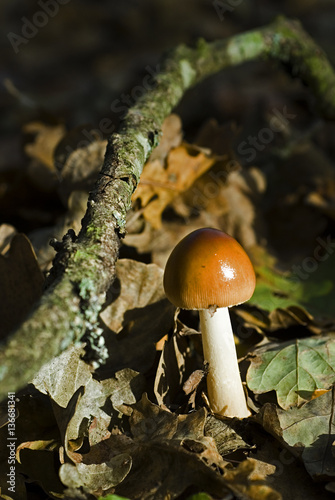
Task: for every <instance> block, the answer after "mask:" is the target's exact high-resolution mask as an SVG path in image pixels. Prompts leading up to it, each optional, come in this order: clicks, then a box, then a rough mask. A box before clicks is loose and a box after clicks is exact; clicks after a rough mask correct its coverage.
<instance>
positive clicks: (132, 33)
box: [0, 0, 335, 231]
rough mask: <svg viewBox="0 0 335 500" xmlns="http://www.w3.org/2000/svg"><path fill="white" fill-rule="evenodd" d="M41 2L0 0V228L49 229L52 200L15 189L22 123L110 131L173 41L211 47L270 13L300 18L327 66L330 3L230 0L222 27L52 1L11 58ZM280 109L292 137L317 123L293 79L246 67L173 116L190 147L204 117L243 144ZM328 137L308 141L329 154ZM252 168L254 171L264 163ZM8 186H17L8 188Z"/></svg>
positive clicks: (148, 9) (198, 19)
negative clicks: (288, 116) (119, 105)
mask: <svg viewBox="0 0 335 500" xmlns="http://www.w3.org/2000/svg"><path fill="white" fill-rule="evenodd" d="M63 1H64V0H63ZM49 3H50V1H49V2H48V1H47V0H45V1H43V0H40V1H39V2H37V1H33V0H24V1H23V0H1V4H0V16H1V19H2V23H1V30H2V33H1V34H2V36H1V40H2V45H1V63H2V64H1V68H2V69H1V93H0V102H1V109H2V112H1V117H0V127H1V136H0V186H1V182H2V191H3V190H4V189H7V190H8V192H7V194H6V195H5V196H2V197H1V189H0V222H7V223H12V224H14V225H15V226H16V227H17V229H19V230H22V231H29V230H32V229H34V228H35V227H40V226H43V225H50V224H51V223H52V219H53V217H54V215H55V213H58V211H60V210H61V209H60V207H59V204H58V200H57V199H56V198H57V195H55V196H54V195H53V194H52V193H48V194H47V195H44V194H43V193H40V192H36V191H34V189H33V188H31V189H30V187H29V189H28V188H25V189H26V190H25V189H23V188H22V178H23V179H24V182H23V184H25V178H24V176H23V177H22V175H23V172H24V170H25V168H26V167H27V163H28V159H27V156H26V155H25V153H24V150H23V148H24V142H25V140H27V138H26V137H25V135H24V134H23V132H22V128H23V126H24V125H25V124H26V123H28V122H30V121H32V120H40V121H42V122H43V123H50V124H55V123H63V124H64V125H65V126H66V128H67V129H68V130H69V129H73V128H74V127H81V126H83V125H85V127H86V124H90V126H91V127H92V128H95V129H99V124H100V122H101V120H102V119H104V118H110V119H111V122H112V124H111V130H112V129H114V127H116V126H117V124H118V122H119V120H120V118H121V117H122V113H121V112H113V111H111V106H112V105H113V103H115V100H123V99H126V98H127V96H128V97H129V96H131V101H130V102H133V96H132V92H133V91H134V88H135V87H136V86H138V85H139V86H141V84H142V82H143V79H144V78H145V76H146V75H147V74H148V67H150V68H151V69H153V70H155V68H156V67H157V64H158V61H159V59H160V57H161V55H162V54H163V53H164V52H165V51H167V50H169V49H170V48H172V47H174V46H176V45H178V44H180V43H186V44H193V43H195V41H196V40H197V39H198V38H199V37H203V38H205V39H206V40H214V39H218V38H224V37H228V36H231V35H233V34H236V33H240V32H244V31H245V30H248V29H254V28H257V27H261V26H263V25H265V24H267V23H269V22H271V21H272V20H273V19H274V18H275V17H276V16H277V15H279V14H284V15H286V16H288V17H295V18H298V19H300V20H301V22H302V23H303V25H304V27H305V29H306V30H307V31H308V32H309V33H310V34H311V35H312V36H313V37H314V39H315V40H316V42H317V43H318V44H319V45H320V46H321V47H322V48H323V49H324V50H325V51H326V53H327V54H328V56H329V58H330V60H331V61H332V62H333V63H335V51H334V50H333V49H334V38H335V34H334V26H335V6H334V2H333V1H331V0H328V1H327V0H324V1H316V0H309V1H306V0H294V1H285V2H279V1H266V0H263V1H249V0H241V1H240V2H239V1H236V0H235V1H234V2H233V1H232V0H231V1H230V3H231V4H235V7H231V10H230V11H229V10H227V12H225V13H224V19H222V15H221V19H220V16H219V14H218V12H217V10H216V8H215V5H214V3H213V2H212V1H206V0H193V1H191V0H182V1H181V0H178V1H177V0H169V1H168V0H160V1H157V0H141V1H103V0H102V1H93V0H91V1H90V0H86V1H85V0H69V1H68V2H67V3H66V4H64V5H61V4H60V3H59V2H57V0H52V1H51V3H54V4H56V7H54V8H56V9H57V10H58V12H57V14H55V15H53V16H51V15H50V16H49V17H48V21H47V23H46V24H45V26H42V27H40V28H37V29H36V33H35V34H34V36H31V38H30V39H29V40H28V39H27V38H26V41H27V43H19V44H18V45H17V50H16V51H15V50H14V48H13V47H12V44H11V40H12V43H13V34H14V36H15V35H18V36H24V30H25V29H27V28H25V26H26V25H27V21H28V24H29V22H30V23H31V22H32V23H33V24H34V23H35V24H36V20H37V22H42V23H43V15H42V17H41V16H38V15H37V13H38V12H41V11H42V12H43V8H42V7H41V5H42V4H45V5H48V4H49ZM226 3H227V4H228V2H226ZM219 4H221V5H223V4H224V2H219ZM36 16H37V17H36ZM44 17H45V15H44ZM33 29H34V28H33ZM16 52H17V53H16ZM125 96H126V97H125ZM284 106H288V107H289V110H290V111H292V112H295V113H296V114H297V119H296V120H295V122H294V127H295V129H296V130H298V131H300V132H301V133H305V132H306V130H309V128H310V127H313V125H314V124H315V122H317V121H318V120H319V117H318V116H317V113H316V111H315V109H314V101H313V97H312V95H311V93H310V92H309V91H308V90H307V89H305V88H304V87H303V86H302V84H301V83H300V82H299V81H295V80H294V79H292V78H291V77H290V76H289V75H286V73H285V71H283V69H282V68H280V66H279V65H278V64H276V63H270V62H259V63H258V62H257V63H255V62H253V63H248V64H245V65H243V66H241V67H238V68H235V69H231V70H228V71H225V72H222V73H221V74H218V75H216V76H215V77H212V78H210V79H207V80H206V81H205V82H203V83H202V84H201V85H199V86H197V87H196V88H195V89H193V90H191V91H189V92H188V93H187V95H186V96H185V98H184V99H183V101H182V103H181V105H180V106H179V107H178V110H177V111H178V113H179V114H180V115H181V117H182V120H183V126H184V131H185V137H186V139H187V140H190V141H192V139H193V138H194V136H195V135H196V133H197V131H198V130H199V127H200V126H201V124H202V123H203V122H204V121H205V120H206V119H208V118H210V117H215V118H216V119H217V120H218V121H219V123H234V124H235V125H236V127H237V128H240V129H241V134H242V136H243V135H244V136H247V134H248V133H249V132H250V131H251V132H252V131H255V130H256V131H257V130H259V129H260V128H261V127H262V126H264V117H265V116H266V113H267V111H269V112H270V111H271V110H272V109H273V108H274V107H276V108H278V109H283V107H284ZM333 132H334V127H333V125H330V126H328V127H327V129H321V132H319V133H318V134H316V136H315V140H317V141H319V144H320V145H321V147H323V146H326V148H327V154H329V155H332V154H333V153H334V148H333V146H332V144H333V140H332V137H333V135H332V134H333ZM325 137H327V139H326V138H325ZM313 140H314V139H313ZM257 160H258V161H257V162H258V164H259V165H260V164H261V163H262V162H264V161H266V160H264V158H263V157H260V158H258V159H257ZM20 176H21V177H20ZM18 179H21V186H20V189H17V190H15V189H14V188H13V186H14V185H15V182H16V183H19V182H20V181H19V180H18ZM4 185H5V188H4ZM16 185H17V184H16ZM41 207H43V213H44V215H43V216H42V215H41V210H40V209H41ZM28 209H29V210H30V212H29V210H28ZM33 209H34V210H35V209H36V210H35V211H34V210H33ZM28 212H29V213H30V215H29V216H28V215H27V214H28ZM33 214H36V215H37V217H34V216H33Z"/></svg>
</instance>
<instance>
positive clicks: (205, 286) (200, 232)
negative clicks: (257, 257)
mask: <svg viewBox="0 0 335 500" xmlns="http://www.w3.org/2000/svg"><path fill="white" fill-rule="evenodd" d="M255 282H256V279H255V272H254V269H253V267H252V264H251V262H250V259H249V257H248V256H247V254H246V253H245V251H244V250H243V248H242V247H241V245H240V244H239V243H238V242H237V241H236V240H235V239H234V238H232V237H231V236H229V235H228V234H226V233H224V232H222V231H219V230H218V229H211V228H203V229H197V230H196V231H193V232H192V233H190V234H188V235H187V236H186V237H185V238H183V239H182V240H181V241H180V242H179V243H178V244H177V246H176V247H175V248H174V250H173V251H172V253H171V255H170V257H169V259H168V261H167V263H166V267H165V273H164V289H165V293H166V296H167V298H168V299H169V300H170V302H172V303H173V304H174V305H175V306H176V307H180V308H182V309H197V310H199V316H200V329H201V332H202V343H203V351H204V358H205V360H206V361H207V362H208V364H209V371H208V375H207V390H208V399H209V404H210V407H211V409H212V411H213V412H214V413H217V414H219V415H225V416H228V417H238V418H244V417H248V416H249V415H250V411H249V409H248V406H247V403H246V398H245V394H244V389H243V385H242V381H241V376H240V372H239V367H238V361H237V355H236V349H235V342H234V335H233V331H232V327H231V322H230V317H229V311H228V307H231V306H234V305H237V304H241V303H242V302H245V301H246V300H248V299H250V297H251V296H252V294H253V292H254V289H255Z"/></svg>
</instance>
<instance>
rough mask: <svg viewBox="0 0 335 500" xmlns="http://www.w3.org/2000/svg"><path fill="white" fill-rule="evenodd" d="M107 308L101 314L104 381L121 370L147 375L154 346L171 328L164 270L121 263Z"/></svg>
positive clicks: (172, 312) (170, 305)
mask: <svg viewBox="0 0 335 500" xmlns="http://www.w3.org/2000/svg"><path fill="white" fill-rule="evenodd" d="M116 274H117V280H116V282H115V283H114V284H113V285H112V289H111V290H110V291H109V301H112V302H111V303H110V305H109V306H107V307H106V309H105V310H104V311H103V312H102V313H101V318H102V320H103V322H104V323H105V325H106V328H105V339H106V346H107V348H108V351H109V362H108V366H107V365H106V366H105V367H102V368H101V371H99V373H100V374H101V376H103V377H104V378H107V377H109V376H110V374H111V373H115V371H118V370H121V369H123V368H132V369H133V370H136V371H140V372H141V373H144V372H146V371H147V370H148V369H149V368H150V367H151V365H152V363H153V360H154V358H155V356H156V348H155V344H156V342H158V340H160V339H161V338H162V336H164V335H165V334H166V333H168V331H169V329H170V328H171V327H172V325H173V315H174V307H173V306H172V304H171V303H170V302H169V301H168V300H167V299H166V297H165V293H164V290H163V270H162V269H160V268H159V267H158V266H156V265H155V264H148V265H147V264H144V263H142V262H136V261H133V260H130V259H121V260H119V261H118V263H117V266H116Z"/></svg>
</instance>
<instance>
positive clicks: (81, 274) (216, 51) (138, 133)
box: [0, 18, 335, 398]
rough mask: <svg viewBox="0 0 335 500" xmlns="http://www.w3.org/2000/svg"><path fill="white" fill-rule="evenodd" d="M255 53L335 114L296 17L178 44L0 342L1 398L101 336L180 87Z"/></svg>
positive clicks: (319, 59) (332, 83)
mask: <svg viewBox="0 0 335 500" xmlns="http://www.w3.org/2000/svg"><path fill="white" fill-rule="evenodd" d="M260 57H263V58H270V59H273V60H277V61H280V62H282V63H285V66H286V67H289V68H290V70H291V73H292V75H293V76H295V77H298V78H300V79H301V80H302V81H303V82H304V83H306V84H307V85H308V86H309V88H310V89H311V90H312V92H313V94H314V96H315V99H316V103H317V106H318V108H319V110H320V113H321V114H322V115H323V116H324V117H326V118H329V119H334V118H335V73H334V71H333V68H332V67H331V65H330V63H329V62H328V60H327V58H326V56H325V54H324V53H323V52H322V50H321V49H320V48H319V47H318V46H317V45H316V44H315V43H314V41H313V40H312V39H311V38H310V37H309V35H308V34H306V33H305V31H304V30H303V29H302V28H301V26H300V24H299V23H298V22H296V21H291V20H286V19H284V18H280V19H278V20H276V21H275V22H273V23H272V24H270V25H269V26H267V27H265V28H262V29H258V30H254V31H250V32H247V33H243V34H240V35H237V36H234V37H231V38H229V39H226V40H222V41H221V40H220V41H217V42H213V43H206V42H205V41H199V43H198V45H197V46H196V47H195V48H189V47H186V46H180V47H178V48H177V49H176V50H174V51H173V52H172V53H171V54H170V55H169V57H168V58H167V59H166V60H165V63H164V69H163V70H162V72H161V73H160V74H159V75H158V76H157V79H156V86H155V88H154V89H153V90H151V91H149V92H148V93H147V94H146V95H144V96H143V97H142V98H141V99H140V100H139V101H138V102H137V103H136V104H135V106H134V107H132V108H131V109H130V110H129V111H128V114H127V116H126V117H125V119H124V121H123V124H122V126H121V128H120V130H119V132H118V133H117V134H113V135H112V136H111V137H110V139H109V142H108V146H107V150H106V156H105V160H104V164H103V167H102V170H101V172H100V174H99V178H98V180H97V182H96V184H95V187H94V190H93V192H92V193H91V194H90V197H89V201H88V207H87V211H86V214H85V217H84V219H83V222H82V228H81V231H80V233H79V235H78V237H77V238H76V237H75V235H74V234H73V233H71V232H69V233H68V234H67V235H66V236H65V237H64V238H63V242H62V244H61V245H59V244H58V245H57V246H56V247H57V254H56V258H55V261H54V266H53V269H52V271H51V274H50V277H49V283H50V286H49V287H48V288H47V289H46V291H45V293H44V295H43V297H42V298H41V300H40V302H39V304H37V306H36V308H35V309H34V311H33V312H32V314H31V315H30V317H29V318H28V319H27V320H26V321H25V323H24V324H23V325H22V326H21V327H20V328H19V329H18V330H17V331H16V332H15V333H14V334H13V335H12V336H11V337H10V338H9V339H8V340H7V342H6V343H4V344H3V345H2V346H1V350H0V398H3V397H5V396H6V395H7V391H14V390H16V389H19V388H21V387H22V386H24V385H25V384H26V383H27V382H28V381H29V380H31V379H32V377H33V376H34V374H35V373H36V372H37V371H38V370H39V369H40V368H41V366H42V365H43V364H44V363H46V362H48V361H50V360H51V359H52V358H53V357H55V356H57V355H58V354H60V353H61V352H62V351H64V350H65V349H66V347H67V346H69V345H70V344H71V343H72V342H73V341H79V340H80V339H82V337H83V335H85V334H86V335H87V334H88V333H89V334H90V335H91V337H93V338H94V337H96V338H97V337H99V334H100V330H99V326H98V316H99V312H100V311H101V308H102V306H103V304H104V301H105V294H106V291H107V290H108V288H109V287H110V286H111V284H112V282H113V280H114V278H115V263H116V260H117V257H118V251H119V244H120V239H121V238H122V237H123V235H124V234H125V225H126V215H127V212H128V210H129V209H130V206H131V195H132V193H133V192H134V190H135V189H136V186H137V184H138V182H139V179H140V175H141V172H142V169H143V166H144V164H145V162H146V160H147V159H148V157H149V155H150V153H151V151H152V150H153V148H154V147H155V146H156V145H157V144H158V142H159V135H160V130H161V126H162V123H163V121H164V119H165V118H166V117H167V116H168V115H169V114H170V112H171V111H172V109H173V108H174V107H175V106H176V105H177V104H178V102H179V101H180V100H181V98H182V97H183V95H184V93H185V91H186V90H187V89H189V88H190V87H192V86H194V85H196V84H197V83H199V82H200V81H201V80H203V79H204V78H206V77H207V76H209V75H212V74H214V73H217V72H219V71H221V70H223V69H225V68H227V67H231V66H235V65H238V64H241V63H244V62H246V61H250V60H255V59H258V58H260Z"/></svg>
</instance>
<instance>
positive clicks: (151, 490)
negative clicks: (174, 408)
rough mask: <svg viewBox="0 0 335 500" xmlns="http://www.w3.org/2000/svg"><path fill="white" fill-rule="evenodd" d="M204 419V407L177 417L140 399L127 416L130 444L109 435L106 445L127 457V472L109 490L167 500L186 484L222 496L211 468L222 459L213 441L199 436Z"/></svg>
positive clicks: (218, 465) (222, 488)
mask: <svg viewBox="0 0 335 500" xmlns="http://www.w3.org/2000/svg"><path fill="white" fill-rule="evenodd" d="M205 421H206V411H205V410H204V409H202V410H199V411H198V412H194V413H191V414H189V415H179V416H178V415H176V414H173V413H170V412H168V411H165V410H163V409H161V408H159V407H158V406H156V405H153V404H152V403H150V401H148V399H147V398H146V397H143V398H142V400H141V401H140V402H139V403H137V404H136V405H134V406H133V413H132V416H131V418H130V424H131V433H132V436H133V439H132V442H124V440H122V439H121V438H120V437H118V436H111V438H110V446H111V447H112V449H113V447H114V449H115V448H117V447H118V448H119V451H121V450H123V449H124V450H125V449H127V450H128V451H129V454H130V455H131V456H132V459H133V466H132V469H131V470H130V473H129V474H128V476H127V477H126V478H125V479H124V481H123V482H122V483H120V484H119V486H117V487H116V489H115V493H117V494H118V495H121V496H125V497H128V498H132V499H134V500H136V499H143V500H144V499H153V498H155V499H158V500H159V499H161V500H163V499H166V498H171V499H173V498H176V497H177V496H178V495H179V494H181V493H182V492H183V491H184V490H185V488H186V487H187V486H188V485H190V484H192V485H194V486H196V487H198V488H201V489H203V490H204V491H208V492H209V493H213V494H217V495H219V496H222V495H224V494H225V493H226V492H227V489H226V487H225V484H224V481H223V480H222V477H221V476H220V475H219V474H217V472H215V470H216V469H217V468H222V467H223V465H224V462H223V460H222V458H221V456H220V455H219V453H218V452H217V450H216V447H215V442H214V440H213V439H212V438H211V437H206V436H205V435H204V425H205ZM148 471H150V474H148Z"/></svg>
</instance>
